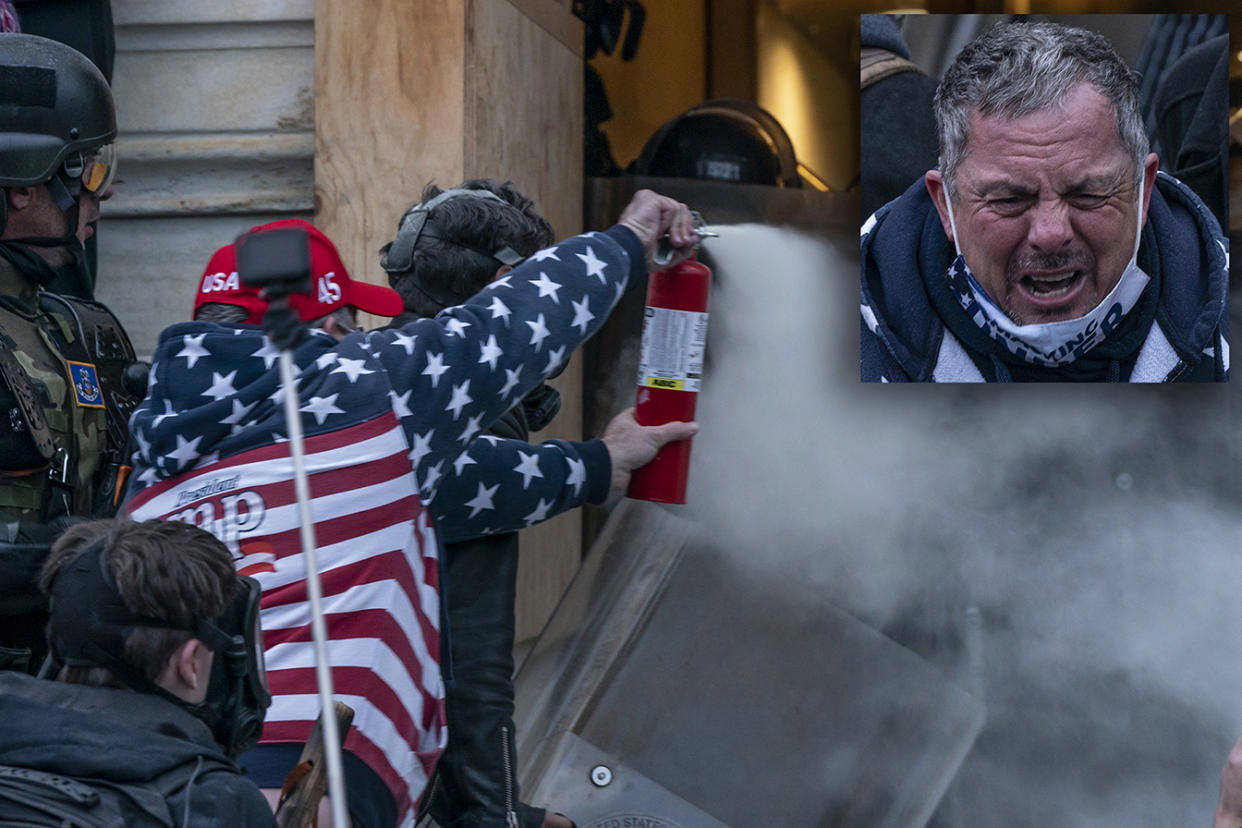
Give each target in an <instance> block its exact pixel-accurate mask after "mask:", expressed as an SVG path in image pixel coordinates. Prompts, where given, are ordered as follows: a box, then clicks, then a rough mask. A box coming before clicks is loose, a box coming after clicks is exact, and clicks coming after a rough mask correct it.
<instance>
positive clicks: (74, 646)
mask: <svg viewBox="0 0 1242 828" xmlns="http://www.w3.org/2000/svg"><path fill="white" fill-rule="evenodd" d="M106 541H107V539H102V540H100V541H97V542H95V543H92V544H90V545H89V546H87V547H86V548H85V549H83V550H82V551H81V552H80V553H78V554H77V555H76V556H74V557H73V558H72V559H71V560H69V561H68V562H67V563H65V565H64V566H63V567H62V568H61V570H60V572H59V573H58V574H57V576H56V580H55V581H53V583H52V587H51V620H50V622H49V623H48V643H49V645H50V648H51V652H52V658H53V659H54V661H55V662H56V663H58V664H59V665H61V666H70V667H103V668H105V669H107V670H108V671H109V672H110V673H112V675H113V676H115V677H116V678H117V680H119V681H120V682H121V683H123V684H125V685H126V686H127V687H130V688H132V689H133V690H136V691H138V692H140V693H150V694H152V695H156V696H161V697H162V698H165V699H168V700H169V701H171V702H173V703H174V704H176V705H178V706H179V707H181V708H183V709H185V710H187V711H188V712H190V713H191V714H193V715H194V716H195V717H197V718H199V719H201V720H202V721H203V722H204V723H206V724H207V726H208V727H210V728H211V732H212V735H213V736H214V737H215V740H216V742H217V743H219V745H220V747H221V748H222V749H223V750H224V752H225V753H226V754H228V755H229V757H236V756H237V755H238V754H240V753H241V752H242V751H244V750H247V749H249V748H251V747H253V746H254V745H255V743H257V742H258V740H259V734H260V731H261V730H262V727H263V718H264V716H265V715H266V713H267V708H268V706H269V705H270V704H271V703H272V696H271V693H270V692H269V691H268V688H267V674H266V672H265V669H264V663H263V637H262V632H261V630H260V629H259V598H260V589H259V584H258V582H257V581H255V580H254V579H253V578H248V577H246V576H244V575H238V576H237V585H236V587H235V589H234V590H233V597H232V599H231V600H230V601H229V603H228V605H227V606H226V607H225V609H224V611H223V612H222V613H220V615H219V616H217V617H216V618H214V619H210V620H202V621H199V622H198V624H197V625H196V626H195V627H193V628H184V627H181V626H179V625H176V624H172V623H170V622H168V621H165V620H164V619H161V618H152V617H150V616H143V615H138V614H136V613H133V612H130V611H129V610H128V609H127V608H126V606H125V603H124V601H123V600H122V599H121V595H120V593H119V592H118V591H117V586H116V582H115V580H114V579H113V577H112V574H111V571H110V570H109V568H108V564H107V551H108V550H107V542H106ZM139 627H148V628H155V629H172V630H184V631H185V632H188V633H190V634H191V635H193V636H194V637H195V638H197V639H199V640H200V641H202V642H203V643H204V644H206V645H207V647H208V648H209V649H211V651H212V652H213V653H214V654H215V658H214V659H213V660H212V667H211V676H210V679H209V681H208V686H207V697H206V698H205V699H204V700H203V701H202V702H200V703H199V704H190V703H188V702H186V701H184V700H182V699H179V698H177V697H176V696H174V695H173V694H172V693H169V692H168V691H167V690H165V689H164V688H162V687H160V686H159V685H157V684H156V683H155V682H153V681H151V680H150V679H148V678H147V677H146V676H144V675H142V674H141V673H140V672H139V671H138V670H137V669H136V668H134V667H133V666H132V665H130V664H128V663H126V662H125V661H124V651H125V639H126V636H127V635H128V633H129V632H130V630H133V629H135V628H139Z"/></svg>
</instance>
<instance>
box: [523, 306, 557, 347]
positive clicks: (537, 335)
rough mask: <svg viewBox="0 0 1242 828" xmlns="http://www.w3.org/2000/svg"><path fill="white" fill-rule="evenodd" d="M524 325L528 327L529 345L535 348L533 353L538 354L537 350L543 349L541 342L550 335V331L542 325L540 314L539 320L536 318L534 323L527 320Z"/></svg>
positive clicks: (541, 315)
mask: <svg viewBox="0 0 1242 828" xmlns="http://www.w3.org/2000/svg"><path fill="white" fill-rule="evenodd" d="M526 324H527V325H530V343H529V344H531V345H534V346H535V353H539V349H540V348H542V347H543V341H544V340H545V339H547V337H548V334H549V333H551V331H549V330H548V326H547V325H546V324H545V323H544V321H543V314H542V313H541V314H539V318H537V319H536V320H535V321H534V322H531V321H529V320H527V322H526Z"/></svg>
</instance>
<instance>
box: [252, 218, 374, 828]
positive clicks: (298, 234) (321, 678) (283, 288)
mask: <svg viewBox="0 0 1242 828" xmlns="http://www.w3.org/2000/svg"><path fill="white" fill-rule="evenodd" d="M234 247H235V249H236V251H237V271H238V274H239V275H240V276H241V280H242V281H243V282H244V283H246V284H248V285H252V286H255V287H262V288H264V289H265V290H266V296H267V299H268V309H267V312H266V313H265V314H264V315H263V329H264V331H266V332H267V335H268V336H269V337H270V338H271V340H272V343H273V344H274V345H275V346H276V347H277V348H279V349H280V384H281V388H282V389H283V390H284V398H285V426H286V428H287V430H288V432H289V454H290V456H291V457H292V458H293V482H294V489H295V491H296V492H297V500H298V522H299V524H300V526H299V529H300V535H301V538H302V555H303V559H304V560H305V561H306V592H307V595H308V596H309V598H310V611H311V638H312V639H313V640H314V643H315V679H316V681H317V683H318V685H319V704H320V707H321V708H322V710H323V711H324V712H325V714H326V715H324V716H322V717H321V719H322V720H323V736H324V748H325V750H324V755H325V757H326V758H327V763H328V795H329V797H331V803H332V824H333V825H336V826H338V827H340V826H346V825H349V817H348V811H347V809H346V802H345V774H344V764H343V762H342V760H341V736H340V731H339V730H338V728H337V721H336V716H334V715H332V713H331V711H333V710H335V704H334V703H333V702H334V700H333V695H334V694H333V690H332V668H331V665H330V664H329V663H328V643H327V642H328V630H327V625H326V624H325V623H324V620H323V587H322V585H321V584H320V582H319V559H318V555H317V553H316V542H315V525H314V523H313V522H312V521H311V513H310V483H309V482H308V480H307V477H306V458H305V452H304V445H303V439H302V418H301V416H300V414H299V411H298V393H297V384H296V383H295V382H294V379H293V349H294V348H295V347H296V346H297V344H298V343H299V342H301V341H302V340H303V339H304V338H305V337H306V329H305V328H303V327H302V325H301V324H300V321H299V319H298V314H297V311H296V310H294V309H293V308H291V307H290V306H289V294H291V293H309V292H310V272H311V267H310V240H309V238H308V237H307V235H306V232H305V231H303V230H296V229H292V228H290V229H279V230H267V231H265V232H263V233H255V234H252V235H251V234H247V235H243V236H241V237H240V238H238V239H237V242H236V243H235V245H234Z"/></svg>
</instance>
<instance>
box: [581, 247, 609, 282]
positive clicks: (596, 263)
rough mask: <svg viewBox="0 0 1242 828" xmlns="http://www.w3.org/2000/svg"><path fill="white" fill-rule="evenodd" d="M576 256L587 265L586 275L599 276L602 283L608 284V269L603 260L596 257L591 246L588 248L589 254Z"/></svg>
mask: <svg viewBox="0 0 1242 828" xmlns="http://www.w3.org/2000/svg"><path fill="white" fill-rule="evenodd" d="M574 255H575V256H577V257H578V258H579V259H582V261H583V262H585V263H586V269H587V271H586V275H588V276H598V277H599V280H600V282H603V283H607V282H608V277H606V276H605V275H604V268H605V267H606V265H605V264H604V262H603V260H601V259H599V258H597V257H596V256H595V251H594V250H592V249H591V247H590V246H588V247H587V252H586V255H585V256H584V255H583V254H581V253H575V254H574Z"/></svg>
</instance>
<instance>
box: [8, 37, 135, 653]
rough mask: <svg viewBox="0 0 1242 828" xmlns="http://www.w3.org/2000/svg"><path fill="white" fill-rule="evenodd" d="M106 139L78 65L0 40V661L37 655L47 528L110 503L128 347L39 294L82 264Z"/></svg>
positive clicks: (100, 187)
mask: <svg viewBox="0 0 1242 828" xmlns="http://www.w3.org/2000/svg"><path fill="white" fill-rule="evenodd" d="M115 135H116V119H115V116H114V112H113V105H112V94H111V92H110V91H109V90H108V85H107V83H105V82H104V79H103V76H102V75H100V73H99V70H98V69H96V68H95V66H94V65H93V64H92V63H91V62H90V61H89V60H87V59H86V58H85V57H83V56H82V55H81V54H79V53H78V52H76V51H74V50H73V49H71V48H70V47H68V46H65V45H64V44H61V43H56V42H55V41H51V40H46V39H44V38H41V37H35V36H33V35H23V34H6V35H4V36H3V37H0V669H5V668H10V669H22V670H28V671H34V670H37V669H38V667H39V665H40V663H41V661H42V656H43V652H44V647H43V626H44V624H45V623H46V620H47V616H46V607H45V606H44V604H43V598H42V596H41V595H40V594H39V592H38V590H37V588H36V587H35V585H34V581H33V578H34V575H35V574H36V573H37V572H38V569H39V566H40V565H41V564H42V562H43V559H44V558H45V557H46V555H47V550H48V547H49V545H50V543H51V542H52V540H54V539H55V536H56V534H57V533H58V532H59V531H60V530H61V529H62V528H63V527H64V526H65V525H66V524H68V523H70V522H72V521H73V520H75V519H78V518H82V517H107V516H111V515H112V514H114V513H115V511H116V497H115V495H116V493H117V489H118V486H119V483H120V475H121V471H122V468H123V467H124V465H125V464H124V461H123V455H124V449H125V443H126V440H127V429H126V422H127V420H128V418H129V414H130V413H131V412H132V410H133V408H134V407H136V405H137V403H138V397H135V396H133V395H132V394H130V393H129V391H127V388H126V383H125V380H124V374H125V371H126V369H127V368H129V367H130V366H131V365H133V364H134V352H133V348H132V346H131V345H130V342H129V339H128V337H127V336H126V334H125V331H124V329H123V328H122V326H121V324H120V323H119V322H118V321H117V320H116V318H115V317H114V316H113V315H112V314H111V313H110V312H109V311H108V310H107V309H106V308H105V307H104V306H103V305H101V304H99V303H97V302H88V301H84V300H78V299H71V298H68V297H63V296H58V295H56V294H52V293H50V292H48V291H47V290H45V289H44V287H45V286H46V285H47V284H49V283H50V282H51V281H52V280H53V279H54V278H55V277H56V276H57V274H58V273H60V272H61V271H64V270H66V269H74V268H81V267H82V266H83V264H82V261H83V259H82V255H83V253H82V251H83V247H82V244H83V242H84V241H85V240H86V239H87V238H89V237H90V236H91V234H92V233H93V232H94V226H95V222H96V221H97V220H98V218H99V204H100V202H101V201H102V200H104V199H105V198H107V197H108V195H109V194H110V192H111V181H112V176H113V172H114V170H115V157H114V155H113V152H112V144H111V141H112V139H113V137H114V136H115ZM142 386H145V381H143V380H141V379H132V381H131V382H130V384H129V387H131V388H136V389H137V390H139V391H141V390H142Z"/></svg>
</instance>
